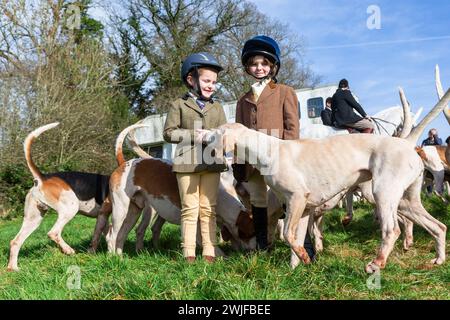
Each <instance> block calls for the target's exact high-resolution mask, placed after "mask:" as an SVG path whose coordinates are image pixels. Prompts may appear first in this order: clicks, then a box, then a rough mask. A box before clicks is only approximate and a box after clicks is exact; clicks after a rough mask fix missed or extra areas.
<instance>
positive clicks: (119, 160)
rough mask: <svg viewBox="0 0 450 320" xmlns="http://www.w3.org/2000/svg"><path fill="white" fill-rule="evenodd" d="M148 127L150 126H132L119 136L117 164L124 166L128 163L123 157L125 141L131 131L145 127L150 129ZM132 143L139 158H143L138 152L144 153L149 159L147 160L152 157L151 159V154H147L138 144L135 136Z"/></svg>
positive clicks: (131, 140) (140, 124) (138, 124)
mask: <svg viewBox="0 0 450 320" xmlns="http://www.w3.org/2000/svg"><path fill="white" fill-rule="evenodd" d="M148 126H149V125H148V124H142V123H137V124H134V125H132V126H129V127H126V128H125V129H123V130H122V132H121V133H120V134H119V136H118V137H117V140H116V160H117V164H118V165H119V166H121V165H122V164H124V163H125V162H126V161H125V157H124V156H123V142H124V141H125V138H126V137H127V135H128V134H129V133H130V132H131V131H133V130H135V129H137V128H143V127H148ZM130 143H131V145H132V147H133V151H134V152H136V153H137V154H138V155H139V156H141V155H140V154H139V153H138V152H142V154H145V155H146V156H144V157H147V158H148V157H150V158H151V156H150V155H149V154H147V153H146V152H145V151H144V150H142V149H141V148H140V147H139V146H138V144H137V143H136V141H135V140H134V135H133V138H132V139H130ZM136 150H138V151H136ZM139 150H141V151H139Z"/></svg>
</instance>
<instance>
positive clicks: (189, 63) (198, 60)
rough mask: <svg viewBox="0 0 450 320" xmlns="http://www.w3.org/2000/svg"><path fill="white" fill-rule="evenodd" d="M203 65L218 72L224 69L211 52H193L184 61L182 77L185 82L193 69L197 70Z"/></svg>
mask: <svg viewBox="0 0 450 320" xmlns="http://www.w3.org/2000/svg"><path fill="white" fill-rule="evenodd" d="M201 67H209V68H212V69H214V70H217V72H220V71H222V70H223V68H222V66H221V65H220V64H219V62H217V60H216V58H214V57H213V56H212V55H211V54H209V53H207V52H198V53H193V54H191V55H190V56H188V57H187V58H186V60H184V61H183V65H182V66H181V79H182V80H183V82H184V83H185V84H187V82H186V78H187V76H188V74H189V72H191V71H192V70H193V69H195V70H197V68H201Z"/></svg>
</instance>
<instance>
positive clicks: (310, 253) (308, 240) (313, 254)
mask: <svg viewBox="0 0 450 320" xmlns="http://www.w3.org/2000/svg"><path fill="white" fill-rule="evenodd" d="M303 246H304V248H305V250H306V252H307V253H308V256H309V259H311V261H314V258H315V257H316V250H314V245H313V243H312V241H311V236H310V235H309V232H308V231H306V236H305V242H304V243H303Z"/></svg>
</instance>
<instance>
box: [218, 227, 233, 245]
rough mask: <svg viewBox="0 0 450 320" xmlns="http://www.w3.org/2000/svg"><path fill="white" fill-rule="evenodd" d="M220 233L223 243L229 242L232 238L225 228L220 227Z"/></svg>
mask: <svg viewBox="0 0 450 320" xmlns="http://www.w3.org/2000/svg"><path fill="white" fill-rule="evenodd" d="M220 233H221V234H222V239H223V241H230V240H231V238H232V235H231V232H230V231H229V230H228V229H227V227H225V226H222V229H220Z"/></svg>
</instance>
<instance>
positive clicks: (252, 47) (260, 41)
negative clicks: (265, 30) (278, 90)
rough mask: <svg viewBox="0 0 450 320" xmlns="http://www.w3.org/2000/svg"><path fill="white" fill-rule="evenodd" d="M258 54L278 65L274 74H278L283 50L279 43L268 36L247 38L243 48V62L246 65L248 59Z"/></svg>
mask: <svg viewBox="0 0 450 320" xmlns="http://www.w3.org/2000/svg"><path fill="white" fill-rule="evenodd" d="M256 55H262V56H264V57H266V58H267V59H269V60H270V61H271V62H273V63H274V64H275V65H276V66H277V68H276V71H275V75H274V76H276V75H277V74H278V71H279V70H280V64H281V61H280V56H281V52H280V47H279V46H278V43H277V42H276V41H275V40H274V39H272V38H271V37H268V36H256V37H253V38H251V39H250V40H247V42H245V44H244V48H243V49H242V55H241V61H242V64H243V65H244V66H245V65H246V64H247V61H248V59H250V58H251V57H254V56H256Z"/></svg>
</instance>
